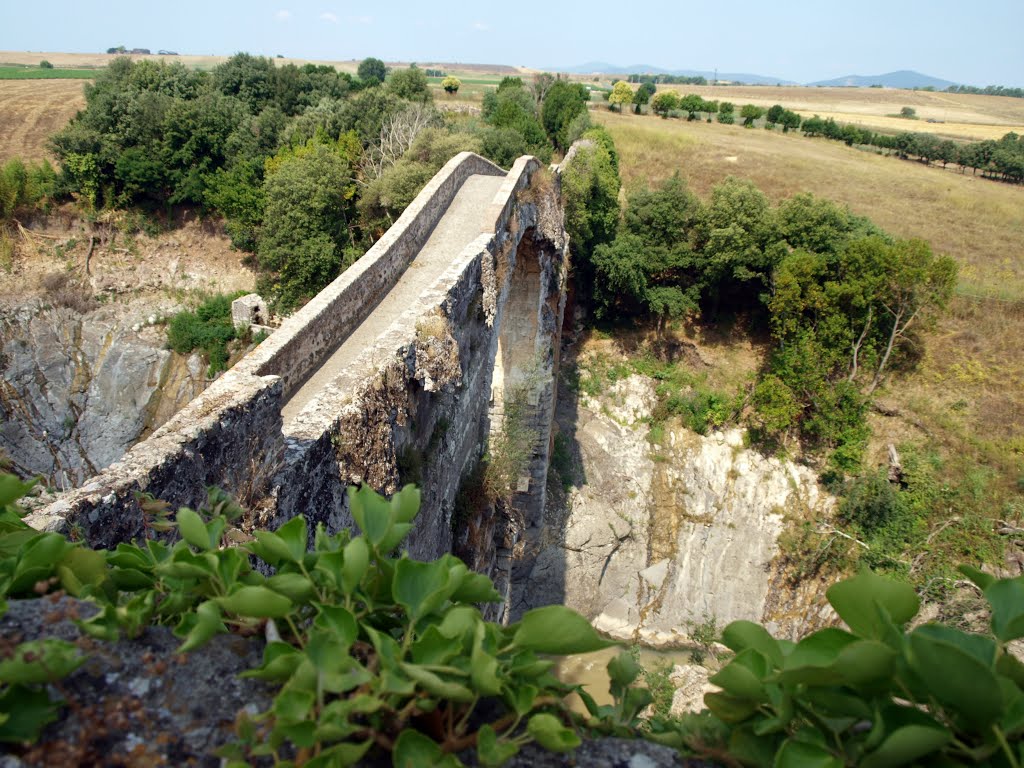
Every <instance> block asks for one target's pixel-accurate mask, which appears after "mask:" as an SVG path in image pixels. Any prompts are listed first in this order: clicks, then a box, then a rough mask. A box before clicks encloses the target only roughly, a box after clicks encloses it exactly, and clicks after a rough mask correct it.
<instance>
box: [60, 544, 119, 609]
mask: <svg viewBox="0 0 1024 768" xmlns="http://www.w3.org/2000/svg"><path fill="white" fill-rule="evenodd" d="M57 576H58V577H59V578H60V584H61V586H62V587H63V588H64V589H65V590H67V591H68V593H69V594H71V595H73V596H74V597H78V596H80V595H82V594H83V593H84V592H85V589H86V587H90V586H96V585H98V584H100V583H101V582H103V580H104V579H106V577H107V558H106V557H105V556H104V555H103V553H102V552H97V551H96V550H94V549H86V548H85V547H75V548H74V549H71V550H70V551H69V552H68V553H67V554H66V555H65V556H64V559H63V560H62V561H61V564H60V565H59V566H57Z"/></svg>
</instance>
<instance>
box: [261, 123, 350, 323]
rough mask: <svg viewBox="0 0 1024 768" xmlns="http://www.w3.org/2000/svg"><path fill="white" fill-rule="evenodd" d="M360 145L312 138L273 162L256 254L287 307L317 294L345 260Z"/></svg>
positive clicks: (280, 299)
mask: <svg viewBox="0 0 1024 768" xmlns="http://www.w3.org/2000/svg"><path fill="white" fill-rule="evenodd" d="M358 150H359V146H358V142H355V143H352V142H346V143H341V144H334V145H327V144H321V143H317V142H310V143H309V144H307V145H306V146H304V147H300V148H298V149H294V150H292V149H286V150H283V151H282V152H281V153H280V154H278V155H277V156H276V157H275V158H274V161H273V162H272V163H269V169H268V173H267V178H266V181H265V183H264V188H265V195H266V212H265V214H264V220H263V233H262V237H261V238H260V244H259V249H258V251H257V259H258V263H259V265H260V268H261V269H263V270H264V271H267V272H271V273H273V274H274V275H275V279H274V282H273V283H272V284H271V288H272V290H273V293H274V294H275V297H276V299H277V301H278V303H279V305H280V306H281V307H282V308H283V309H290V308H292V307H294V306H295V305H296V304H298V303H299V302H301V301H302V300H303V299H305V298H308V297H310V296H313V295H315V294H316V293H317V292H318V291H320V290H321V289H322V288H323V287H324V286H326V285H327V284H328V283H329V282H330V281H331V280H333V279H334V278H335V277H337V276H338V273H339V272H340V271H341V269H342V267H343V266H345V261H346V259H345V252H344V248H345V244H346V242H348V241H349V239H350V230H349V227H350V223H351V222H352V221H353V220H354V219H355V214H356V211H355V195H356V185H355V179H354V176H355V167H354V166H355V158H354V157H353V153H357V152H358Z"/></svg>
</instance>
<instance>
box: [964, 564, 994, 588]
mask: <svg viewBox="0 0 1024 768" xmlns="http://www.w3.org/2000/svg"><path fill="white" fill-rule="evenodd" d="M957 570H958V571H960V573H962V574H963V575H964V576H966V577H967V578H968V579H970V580H971V581H972V582H974V583H975V584H976V585H977V586H978V587H979V588H980V589H981V591H982V592H984V591H985V590H986V589H988V588H989V586H991V585H992V583H993V582H994V581H995V580H996V577H995V576H993V575H992V574H990V573H985V572H984V571H981V570H978V569H977V568H974V567H973V566H970V565H961V566H958V567H957Z"/></svg>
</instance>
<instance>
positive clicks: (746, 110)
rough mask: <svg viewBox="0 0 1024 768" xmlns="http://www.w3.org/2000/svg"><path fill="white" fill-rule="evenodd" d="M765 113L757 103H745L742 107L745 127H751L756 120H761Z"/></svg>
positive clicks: (741, 112) (741, 113)
mask: <svg viewBox="0 0 1024 768" xmlns="http://www.w3.org/2000/svg"><path fill="white" fill-rule="evenodd" d="M762 115H764V110H763V109H762V108H761V107H758V106H756V105H755V104H744V105H743V108H742V109H740V117H742V118H743V127H744V128H750V127H751V126H753V125H754V121H755V120H759V119H760V118H761V116H762Z"/></svg>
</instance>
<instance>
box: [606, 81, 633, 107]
mask: <svg viewBox="0 0 1024 768" xmlns="http://www.w3.org/2000/svg"><path fill="white" fill-rule="evenodd" d="M632 102H633V89H632V88H630V87H629V83H627V82H626V81H625V80H619V81H618V82H617V83H615V84H614V85H612V92H611V93H610V94H609V95H608V103H609V104H610V105H611V106H613V107H615V106H618V108H619V111H620V112H621V111H622V105H623V104H631V103H632Z"/></svg>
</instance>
